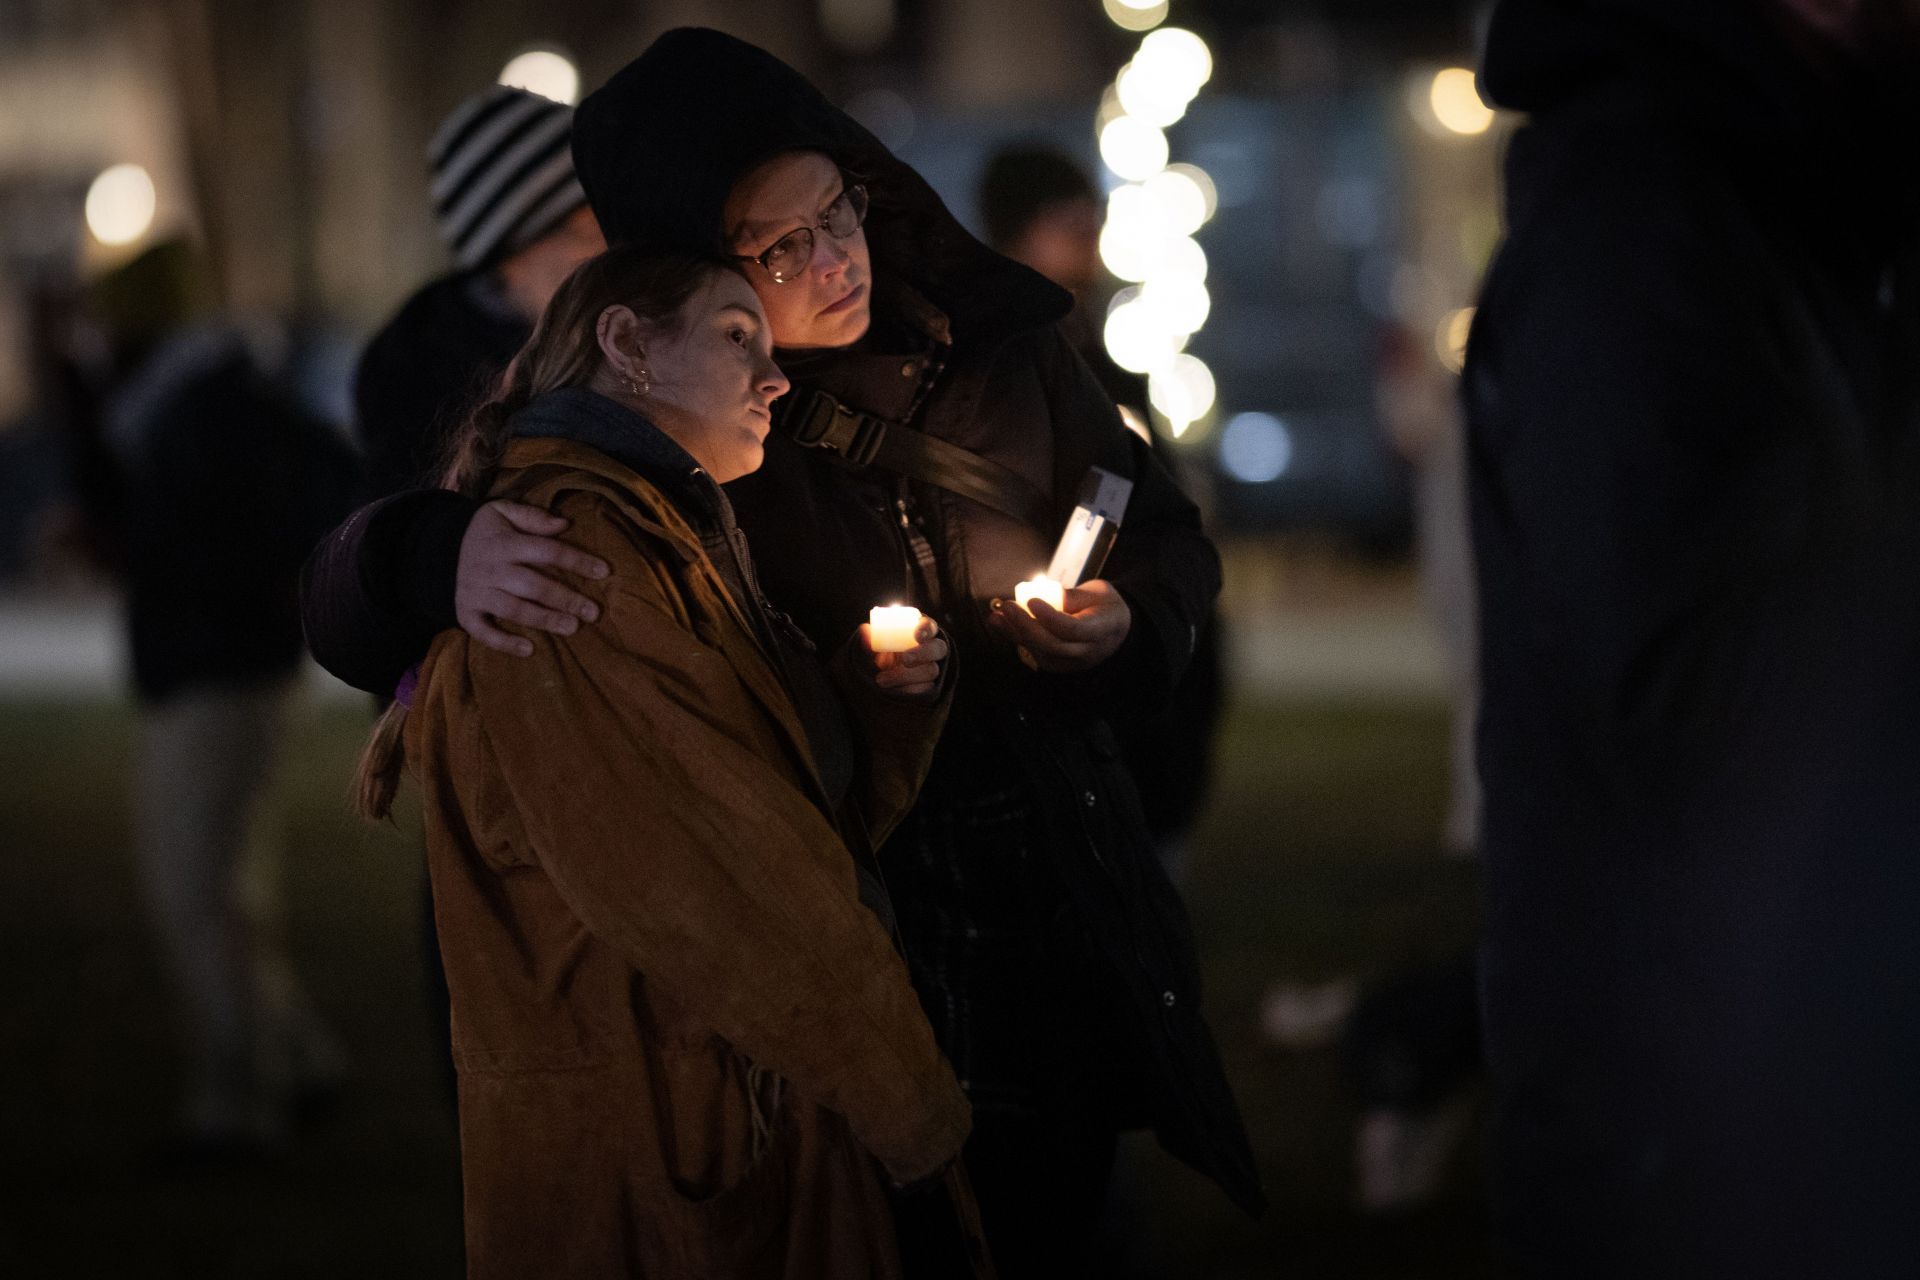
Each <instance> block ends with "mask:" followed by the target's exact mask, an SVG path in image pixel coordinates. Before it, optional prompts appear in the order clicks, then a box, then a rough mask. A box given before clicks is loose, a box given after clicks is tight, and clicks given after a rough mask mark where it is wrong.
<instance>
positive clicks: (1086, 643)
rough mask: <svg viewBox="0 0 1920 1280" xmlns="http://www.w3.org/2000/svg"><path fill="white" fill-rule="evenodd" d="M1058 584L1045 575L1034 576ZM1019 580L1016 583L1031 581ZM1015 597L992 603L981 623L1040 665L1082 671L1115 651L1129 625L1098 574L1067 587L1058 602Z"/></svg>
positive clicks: (1116, 596) (1120, 601) (1122, 602)
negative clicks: (1011, 602)
mask: <svg viewBox="0 0 1920 1280" xmlns="http://www.w3.org/2000/svg"><path fill="white" fill-rule="evenodd" d="M1036 581H1038V582H1040V583H1043V584H1045V585H1044V586H1042V587H1041V590H1044V589H1045V586H1052V587H1053V588H1054V589H1056V590H1057V589H1058V587H1059V584H1058V583H1054V582H1051V580H1049V579H1038V580H1036ZM1034 585H1035V584H1034V583H1029V582H1023V583H1021V584H1020V588H1027V587H1032V586H1034ZM1020 588H1016V599H1017V600H1019V603H1018V604H1016V605H1012V606H1007V605H1005V604H1004V603H1003V605H1002V607H1000V608H996V609H995V610H994V611H993V613H992V614H991V615H990V616H989V617H988V618H987V626H988V627H989V628H990V629H991V630H992V631H993V632H994V634H996V635H998V636H1000V637H1001V638H1002V639H1005V640H1009V641H1012V642H1013V643H1014V644H1016V645H1018V646H1019V647H1020V648H1021V649H1023V650H1025V651H1026V653H1027V654H1028V655H1029V656H1030V657H1031V659H1032V665H1033V666H1034V667H1036V668H1038V669H1039V670H1041V671H1059V672H1068V671H1087V670H1090V669H1092V668H1094V667H1097V666H1099V665H1100V664H1101V663H1103V662H1105V661H1106V660H1107V659H1108V658H1111V657H1112V656H1113V655H1114V654H1115V653H1116V652H1118V651H1119V648H1120V645H1121V644H1122V643H1123V642H1124V641H1125V640H1126V638H1127V632H1129V631H1130V630H1132V629H1133V610H1131V609H1129V608H1128V607H1127V602H1126V599H1125V597H1123V596H1122V595H1121V594H1120V593H1119V592H1118V591H1116V590H1115V589H1114V587H1113V584H1112V583H1110V582H1107V581H1105V580H1103V579H1100V578H1095V579H1094V580H1093V581H1091V582H1083V583H1081V584H1080V585H1079V586H1077V587H1069V588H1067V590H1066V591H1065V592H1064V597H1065V598H1064V599H1063V600H1062V602H1061V604H1060V605H1058V606H1055V605H1053V604H1051V603H1049V602H1048V601H1047V599H1046V597H1045V596H1044V595H1041V594H1037V593H1032V594H1028V595H1027V596H1026V597H1025V598H1021V597H1020V596H1019V594H1018V592H1019V590H1020Z"/></svg>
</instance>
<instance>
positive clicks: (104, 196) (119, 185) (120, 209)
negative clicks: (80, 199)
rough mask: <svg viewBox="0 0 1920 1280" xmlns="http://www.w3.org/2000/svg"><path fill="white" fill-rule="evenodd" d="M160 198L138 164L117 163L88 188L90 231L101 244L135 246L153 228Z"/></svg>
mask: <svg viewBox="0 0 1920 1280" xmlns="http://www.w3.org/2000/svg"><path fill="white" fill-rule="evenodd" d="M158 207H159V196H158V194H157V193H156V192H155V191H154V188H153V178H152V177H151V176H149V175H148V173H147V171H146V170H145V169H143V168H141V167H140V166H139V165H137V164H116V165H114V166H113V167H112V168H110V169H108V170H106V171H105V172H103V173H102V174H101V175H100V176H99V177H97V178H95V179H94V180H93V185H92V186H90V187H88V188H87V205H86V212H87V230H89V231H91V232H93V238H94V239H96V240H98V241H99V242H100V243H101V244H107V245H123V244H132V243H133V242H134V241H136V240H138V239H139V238H140V237H141V236H144V235H146V234H147V232H148V231H149V230H151V229H152V227H153V215H154V211H155V209H157V208H158Z"/></svg>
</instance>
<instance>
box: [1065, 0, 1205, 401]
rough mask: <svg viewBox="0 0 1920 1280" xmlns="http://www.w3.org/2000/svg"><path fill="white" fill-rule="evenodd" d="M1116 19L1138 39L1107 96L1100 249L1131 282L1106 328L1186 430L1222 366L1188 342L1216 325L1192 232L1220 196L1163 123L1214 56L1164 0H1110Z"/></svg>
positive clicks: (1188, 98)
mask: <svg viewBox="0 0 1920 1280" xmlns="http://www.w3.org/2000/svg"><path fill="white" fill-rule="evenodd" d="M1105 3H1106V12H1107V16H1108V17H1109V18H1110V19H1111V20H1112V21H1113V22H1114V24H1115V25H1117V26H1119V27H1121V28H1122V29H1124V30H1127V31H1139V32H1144V33H1145V34H1144V35H1143V36H1142V37H1141V40H1140V47H1139V49H1138V50H1137V51H1136V52H1135V53H1134V55H1133V57H1132V58H1131V59H1130V60H1129V61H1128V62H1127V64H1126V65H1125V66H1123V67H1121V68H1120V71H1119V73H1118V74H1117V75H1116V76H1115V77H1114V80H1113V83H1112V84H1111V85H1109V86H1108V88H1107V90H1106V92H1105V94H1104V95H1102V98H1101V103H1100V110H1099V113H1098V115H1097V116H1096V118H1095V128H1096V129H1097V131H1098V134H1099V141H1100V158H1101V159H1102V160H1103V161H1104V162H1105V164H1106V166H1107V168H1108V170H1109V171H1111V172H1112V173H1113V175H1114V176H1115V177H1116V178H1119V179H1120V180H1121V181H1120V184H1119V185H1118V186H1116V187H1115V188H1114V189H1113V190H1112V192H1111V193H1109V195H1108V196H1107V213H1106V221H1105V224H1104V225H1103V227H1102V229H1101V232H1100V258H1101V261H1103V262H1104V263H1105V264H1106V267H1107V270H1109V271H1111V272H1112V273H1113V274H1114V275H1115V276H1116V277H1118V278H1119V279H1121V280H1123V281H1126V282H1127V284H1126V286H1125V287H1124V288H1122V289H1121V290H1120V291H1119V292H1117V293H1116V294H1114V296H1113V300H1112V301H1111V302H1110V303H1109V304H1108V308H1107V318H1106V327H1105V330H1104V333H1103V336H1104V339H1105V342H1106V348H1107V354H1108V355H1109V356H1111V357H1112V358H1113V361H1114V363H1115V364H1117V365H1119V366H1120V367H1121V368H1123V369H1126V370H1128V371H1130V372H1133V373H1141V374H1145V375H1146V377H1147V398H1148V400H1149V402H1150V403H1151V404H1152V406H1153V409H1154V411H1155V412H1157V413H1158V414H1159V415H1160V416H1161V417H1162V418H1163V419H1164V420H1165V422H1166V428H1167V433H1168V435H1170V436H1172V437H1173V438H1174V439H1179V438H1180V437H1181V436H1183V435H1185V434H1186V433H1187V430H1188V428H1190V427H1191V426H1192V425H1193V424H1194V423H1195V422H1198V421H1200V420H1201V419H1202V418H1204V417H1205V416H1206V415H1207V414H1208V413H1209V412H1210V411H1211V410H1212V408H1213V402H1214V381H1213V372H1212V370H1210V369H1208V368H1207V366H1206V364H1205V363H1204V362H1202V361H1201V360H1200V358H1199V357H1198V356H1195V355H1193V354H1191V353H1189V352H1188V351H1187V350H1186V346H1187V343H1188V342H1189V341H1190V340H1191V339H1192V337H1193V335H1194V334H1196V333H1198V332H1199V331H1200V329H1201V327H1202V326H1203V325H1205V324H1206V322H1207V313H1208V312H1209V311H1210V310H1211V308H1212V299H1211V298H1210V297H1209V295H1208V293H1207V283H1206V281H1207V255H1206V251H1205V250H1203V249H1202V248H1201V247H1200V244H1199V242H1198V241H1197V240H1196V239H1194V236H1195V235H1196V234H1197V233H1198V232H1199V230H1200V228H1201V227H1203V226H1205V225H1206V223H1207V221H1208V220H1209V219H1210V218H1212V217H1213V214H1214V210H1215V208H1216V207H1217V206H1218V203H1219V196H1218V193H1217V191H1216V190H1215V188H1214V184H1213V180H1212V179H1211V178H1210V177H1208V176H1207V174H1206V172H1205V171H1204V170H1202V169H1200V168H1199V167H1198V166H1195V165H1191V164H1183V163H1178V162H1173V161H1172V155H1171V151H1170V149H1169V146H1168V143H1167V134H1166V131H1167V129H1169V128H1170V127H1172V126H1173V125H1174V124H1176V123H1177V122H1178V121H1179V120H1180V119H1181V117H1183V116H1184V115H1186V113H1187V108H1188V107H1189V106H1190V105H1191V104H1192V102H1193V100H1194V98H1195V97H1196V96H1197V95H1198V94H1199V92H1200V90H1201V89H1202V88H1203V87H1204V86H1205V85H1206V83H1207V81H1208V80H1209V79H1210V78H1211V77H1212V75H1213V53H1212V51H1211V50H1210V49H1208V48H1207V43H1206V41H1204V40H1202V39H1201V38H1200V37H1199V36H1197V35H1195V34H1194V33H1193V32H1191V31H1187V30H1185V29H1183V28H1180V27H1166V26H1161V25H1160V24H1161V23H1162V22H1163V21H1165V19H1166V17H1167V14H1168V6H1167V4H1166V0H1105Z"/></svg>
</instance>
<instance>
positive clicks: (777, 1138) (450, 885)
mask: <svg viewBox="0 0 1920 1280" xmlns="http://www.w3.org/2000/svg"><path fill="white" fill-rule="evenodd" d="M787 385H788V384H787V380H786V378H785V377H784V376H783V375H782V374H781V372H780V370H779V368H778V367H777V366H776V365H775V364H774V363H773V358H772V338H771V336H770V334H769V332H768V326H767V323H766V315H765V313H764V311H763V310H762V309H761V306H760V303H759V300H758V299H757V298H755V296H754V293H753V290H752V288H751V287H749V286H748V284H747V282H746V281H745V280H744V279H743V278H742V276H741V273H740V270H739V268H738V267H737V266H735V265H734V264H732V263H730V262H727V261H725V260H723V259H718V258H708V257H700V256H694V255H689V254H649V253H646V252H643V251H638V250H633V249H616V250H613V251H611V252H610V253H608V254H606V255H604V256H602V257H600V258H597V259H595V260H593V261H591V262H589V263H587V264H586V265H585V266H583V267H581V268H580V269H579V270H578V271H577V272H576V273H575V274H574V275H573V276H572V277H571V278H570V279H569V280H568V281H567V282H566V283H565V284H564V285H563V286H562V287H561V289H560V291H559V292H558V293H557V294H556V295H555V297H554V299H553V302H552V305H551V306H550V308H549V309H548V311H547V313H546V316H545V317H544V318H543V319H542V321H541V322H540V326H539V328H538V329H537V330H536V332H535V333H534V336H533V338H532V340H531V341H530V343H529V344H528V346H527V347H526V348H525V349H523V350H522V351H521V352H520V354H519V355H518V356H516V357H515V359H514V361H513V364H512V365H511V366H510V367H509V369H508V371H507V374H506V376H505V378H504V380H503V382H502V385H501V390H500V392H499V394H498V396H497V397H496V398H495V399H494V400H493V401H491V402H489V403H488V404H487V405H485V406H483V407H482V408H481V409H480V410H479V411H478V412H476V414H475V415H474V417H473V419H472V421H471V423H470V424H469V425H468V426H467V428H466V430H465V433H464V436H463V437H462V439H461V442H460V453H459V457H458V460H457V462H456V464H455V468H454V471H453V474H452V475H451V477H450V483H451V484H453V485H454V486H455V487H456V488H458V489H459V491H460V492H462V493H465V494H467V495H468V496H470V497H474V498H482V497H507V498H511V499H512V500H514V501H517V502H523V503H526V504H528V505H530V506H534V507H537V508H540V509H543V510H549V509H550V510H553V511H555V512H564V513H565V518H566V519H567V520H568V522H569V528H570V529H571V533H572V537H573V538H574V540H575V542H576V543H577V544H578V546H579V547H581V548H582V549H584V550H588V551H590V552H591V553H592V554H595V555H597V556H599V557H601V558H602V559H604V560H605V561H606V563H607V564H608V566H609V567H610V569H611V570H612V573H611V574H610V576H608V577H607V578H605V579H602V580H601V581H600V582H599V583H598V584H596V585H595V586H593V587H591V588H589V589H590V591H591V593H592V596H593V598H594V599H595V600H596V601H597V603H598V604H599V606H600V621H599V625H597V626H595V627H592V628H588V629H587V630H585V631H583V632H582V633H581V634H579V635H576V636H572V637H568V638H562V637H559V636H555V635H552V634H548V633H544V632H543V633H537V644H536V646H535V652H534V654H533V655H532V656H531V657H530V658H528V659H526V660H525V661H522V660H521V659H519V658H518V657H515V656H511V655H508V654H504V653H501V652H499V651H497V650H495V649H492V648H489V647H488V646H486V645H484V644H481V643H480V642H478V641H476V640H474V639H472V638H471V637H469V636H468V635H466V634H465V633H464V632H461V631H457V630H455V631H448V632H446V633H444V634H443V635H442V636H441V637H440V638H439V640H437V641H436V642H435V643H434V646H433V649H432V651H431V652H430V653H429V655H428V657H427V659H426V662H425V664H424V665H423V666H422V667H421V668H420V669H419V674H418V678H417V680H408V681H406V682H403V685H402V688H401V690H400V693H399V695H398V698H397V700H396V702H395V704H394V705H393V706H392V707H390V708H389V709H388V711H387V712H386V714H385V716H384V717H383V719H382V722H381V725H380V726H379V728H378V729H377V731H376V736H375V739H374V742H373V744H372V745H371V746H370V748H369V751H368V755H367V759H366V762H365V764H364V765H363V771H362V795H363V797H364V798H363V806H362V807H363V811H364V812H366V813H368V814H369V816H374V817H383V816H385V814H386V812H387V810H388V807H389V805H390V803H391V800H392V794H393V789H394V786H395V784H396V783H397V781H398V773H399V770H400V767H401V757H402V748H401V746H400V735H402V734H404V755H405V756H406V757H407V758H409V759H410V760H411V761H412V768H413V770H414V772H415V773H416V775H417V776H418V777H419V779H420V781H421V784H422V789H423V791H424V793H425V795H424V805H425V816H426V826H427V844H428V860H429V864H430V866H431V870H432V878H433V893H434V909H435V912H436V914H437V916H438V919H439V924H440V939H441V947H442V950H443V953H444V955H445V957H446V965H447V977H448V981H449V984H450V986H451V988H452V992H453V1008H454V1014H455V1018H454V1023H453V1042H454V1053H455V1058H456V1061H457V1062H458V1064H459V1069H460V1093H461V1097H460V1102H461V1106H460V1146H461V1153H462V1162H463V1169H462V1172H463V1178H464V1182H465V1184H466V1230H467V1256H468V1259H469V1272H468V1273H469V1274H470V1275H473V1276H476V1277H485V1276H500V1277H522V1276H532V1275H541V1276H583V1277H585V1276H612V1275H620V1274H637V1275H661V1276H687V1277H694V1276H702V1277H706V1276H712V1277H723V1276H782V1277H799V1276H818V1277H822V1280H825V1278H827V1277H834V1278H835V1280H838V1278H841V1277H846V1278H847V1280H854V1278H857V1277H861V1276H896V1275H898V1274H899V1261H898V1257H897V1255H896V1251H895V1246H894V1240H893V1230H892V1222H891V1213H890V1210H889V1207H888V1200H887V1194H886V1189H885V1187H884V1185H883V1183H882V1181H881V1178H880V1176H879V1171H878V1169H877V1168H876V1166H875V1163H874V1161H875V1160H878V1161H879V1163H880V1164H881V1165H884V1167H885V1170H886V1172H887V1174H888V1175H889V1176H890V1177H891V1178H892V1179H893V1180H894V1181H895V1182H896V1183H898V1184H901V1185H905V1184H911V1183H915V1182H919V1181H921V1180H924V1179H927V1178H930V1177H933V1176H934V1175H936V1174H938V1173H939V1172H940V1171H941V1170H942V1169H944V1168H945V1167H946V1165H948V1164H949V1163H950V1162H951V1161H952V1160H953V1158H954V1157H955V1156H956V1155H957V1154H958V1152H959V1150H960V1146H961V1143H962V1142H963V1141H964V1139H965V1137H966V1134H967V1128H968V1124H969V1117H968V1108H967V1101H966V1098H965V1096H964V1095H963V1094H962V1093H961V1092H960V1087H959V1085H958V1083H957V1082H956V1081H955V1080H954V1077H953V1072H952V1069H951V1068H950V1067H949V1066H948V1065H947V1063H946V1061H945V1060H944V1059H943V1058H942V1057H941V1056H940V1051H939V1049H938V1048H937V1047H936V1046H935V1044H934V1041H933V1033H932V1030H931V1029H930V1028H929V1027H928V1025H927V1019H926V1016H925V1015H924V1014H923V1013H922V1012H921V1010H920V1006H919V1003H918V1001H917V999H916V998H915V996H914V991H913V986H912V984H911V982H910V981H909V980H908V977H907V971H906V966H905V964H904V963H903V962H902V961H901V958H900V956H899V955H898V954H897V953H896V952H895V950H894V948H893V944H892V942H891V940H890V938H889V926H890V924H891V920H892V913H891V909H890V907H889V906H888V904H887V901H886V891H885V889H884V888H883V887H882V885H881V881H880V878H879V876H878V874H877V872H876V871H875V870H874V868H873V864H872V852H871V848H870V846H869V845H868V844H867V840H868V838H869V835H870V836H871V838H873V839H884V838H885V836H886V833H887V832H888V831H889V830H890V829H891V828H892V827H893V825H894V823H895V822H897V821H898V819H899V817H900V815H901V814H902V813H903V812H904V811H905V810H906V808H907V807H908V806H909V805H910V804H911V803H912V801H913V796H914V792H915V790H916V789H917V788H918V786H919V783H920V779H921V777H922V776H923V775H924V773H925V771H926V767H927V763H928V760H929V759H930V757H931V756H932V753H933V744H934V740H935V738H936V737H937V736H938V732H939V726H940V722H941V720H942V718H943V716H944V712H945V703H946V699H945V696H944V691H943V688H942V686H943V684H944V683H945V680H944V674H945V666H944V659H945V656H946V644H945V641H944V640H941V639H939V638H938V636H937V634H936V632H935V628H934V624H933V623H932V622H931V621H930V620H929V621H925V622H923V623H922V624H921V631H920V632H919V633H918V639H919V640H920V643H919V644H918V645H917V646H916V647H915V648H913V649H911V650H909V651H908V652H906V653H900V654H892V653H888V654H877V655H876V654H873V653H871V652H869V651H868V649H867V647H866V645H865V644H864V643H863V640H864V638H865V632H864V631H863V632H861V633H858V634H854V635H851V636H849V637H844V638H843V640H844V643H842V644H839V645H836V646H834V648H833V649H832V650H831V651H830V652H831V653H832V655H833V661H832V662H831V663H827V662H824V661H822V658H821V656H820V654H819V653H818V652H817V651H816V650H815V649H814V647H813V645H812V644H811V643H809V642H808V641H806V640H805V639H804V638H803V637H802V636H800V634H799V632H798V630H797V629H796V628H795V627H794V625H793V624H792V622H791V621H790V620H789V619H787V618H786V616H785V615H783V614H780V613H777V612H776V611H774V610H773V609H772V608H771V607H770V606H769V605H768V604H767V602H766V600H765V598H764V597H763V596H762V595H760V593H759V591H758V588H757V584H756V579H755V574H754V567H753V561H752V557H751V555H750V553H749V551H748V548H747V544H746V541H745V539H744V538H742V537H741V536H740V532H739V529H738V526H737V525H735V523H734V520H733V513H732V508H731V505H730V504H729V502H728V501H727V497H726V494H725V492H724V491H723V490H722V489H721V487H720V486H721V485H722V484H723V483H725V482H727V481H729V480H733V479H736V478H738V477H739V476H742V475H745V474H747V473H749V472H752V471H754V470H756V469H758V467H759V466H760V462H761V459H762V456H763V445H762V439H763V438H764V436H765V435H766V433H767V431H768V429H769V427H770V423H771V412H770V406H771V405H772V402H773V401H774V400H775V399H776V398H777V397H779V396H780V395H781V394H782V393H783V392H785V391H786V389H787ZM850 848H851V849H853V850H855V851H856V852H851V853H850V852H849V849H850ZM867 1153H871V1156H872V1157H873V1159H869V1158H868V1154H867ZM956 1249H957V1242H956Z"/></svg>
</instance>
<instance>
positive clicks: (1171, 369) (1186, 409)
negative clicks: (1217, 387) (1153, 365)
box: [1147, 354, 1214, 440]
mask: <svg viewBox="0 0 1920 1280" xmlns="http://www.w3.org/2000/svg"><path fill="white" fill-rule="evenodd" d="M1147 400H1148V402H1149V403H1151V404H1152V405H1153V407H1154V408H1156V409H1158V410H1159V411H1160V413H1161V415H1162V416H1163V417H1165V418H1166V420H1167V433H1168V434H1169V435H1171V436H1172V437H1173V438H1174V439H1175V440H1178V439H1179V438H1180V437H1181V436H1184V435H1185V434H1186V433H1187V429H1188V428H1189V427H1191V426H1192V425H1193V424H1194V423H1196V422H1198V421H1199V420H1200V419H1201V418H1204V417H1206V415H1207V413H1208V412H1209V411H1210V410H1211V409H1212V408H1213V400H1214V383H1213V370H1211V369H1209V368H1207V366H1206V363H1205V362H1204V361H1202V360H1201V359H1200V357H1199V356H1194V355H1186V354H1181V355H1177V356H1175V357H1174V358H1173V359H1171V360H1169V361H1168V362H1167V363H1166V365H1165V366H1164V367H1163V368H1159V369H1155V370H1154V371H1153V372H1152V373H1151V374H1150V375H1149V376H1148V378H1147Z"/></svg>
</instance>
